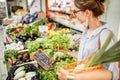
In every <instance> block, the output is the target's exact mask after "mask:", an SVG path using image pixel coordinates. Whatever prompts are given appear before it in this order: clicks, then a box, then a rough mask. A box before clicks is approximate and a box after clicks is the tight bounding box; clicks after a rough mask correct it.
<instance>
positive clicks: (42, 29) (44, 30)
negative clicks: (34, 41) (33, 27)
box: [39, 25, 48, 33]
mask: <svg viewBox="0 0 120 80" xmlns="http://www.w3.org/2000/svg"><path fill="white" fill-rule="evenodd" d="M39 31H40V32H42V33H43V32H47V31H48V26H45V25H44V26H39Z"/></svg>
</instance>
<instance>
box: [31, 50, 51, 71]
mask: <svg viewBox="0 0 120 80" xmlns="http://www.w3.org/2000/svg"><path fill="white" fill-rule="evenodd" d="M33 59H34V60H36V61H37V63H38V64H39V65H40V66H41V67H42V68H43V69H45V70H48V69H49V68H50V67H51V65H52V63H53V60H52V59H50V58H49V57H48V56H47V55H46V54H45V53H44V52H43V51H42V50H41V49H39V50H38V51H37V52H36V53H35V54H34V55H33Z"/></svg>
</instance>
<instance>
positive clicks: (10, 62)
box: [8, 57, 13, 66]
mask: <svg viewBox="0 0 120 80" xmlns="http://www.w3.org/2000/svg"><path fill="white" fill-rule="evenodd" d="M8 62H9V64H10V66H13V62H12V59H11V58H10V57H9V58H8Z"/></svg>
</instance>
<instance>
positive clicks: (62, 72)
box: [57, 68, 69, 80]
mask: <svg viewBox="0 0 120 80" xmlns="http://www.w3.org/2000/svg"><path fill="white" fill-rule="evenodd" d="M57 75H58V78H59V80H67V77H66V76H67V75H69V72H68V71H67V70H65V69H63V68H60V70H59V71H58V72H57Z"/></svg>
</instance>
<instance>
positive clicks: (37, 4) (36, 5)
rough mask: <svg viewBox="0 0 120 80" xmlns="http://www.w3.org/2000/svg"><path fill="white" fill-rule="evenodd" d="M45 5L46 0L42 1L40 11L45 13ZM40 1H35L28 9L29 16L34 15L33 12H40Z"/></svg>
mask: <svg viewBox="0 0 120 80" xmlns="http://www.w3.org/2000/svg"><path fill="white" fill-rule="evenodd" d="M45 4H46V0H42V9H43V11H44V12H45V11H46V8H45ZM40 10H41V9H40V0H35V2H34V4H33V6H32V7H31V8H30V14H32V13H34V12H36V11H37V12H40Z"/></svg>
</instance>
